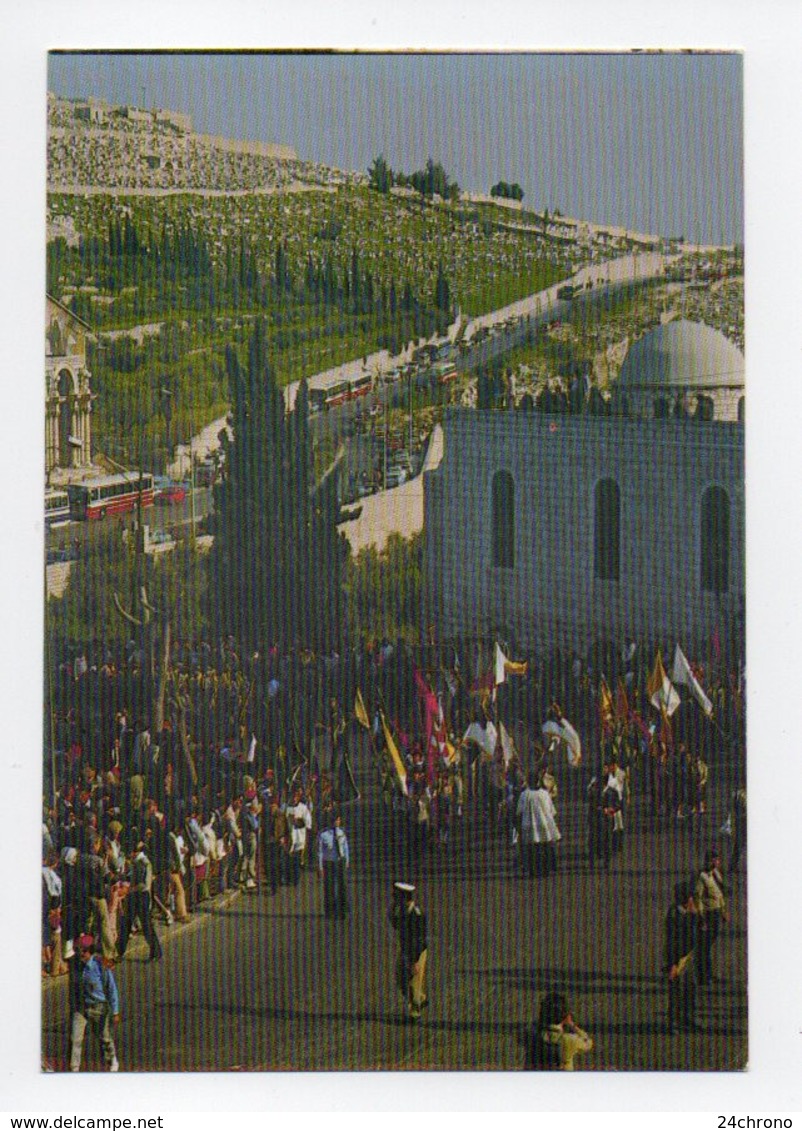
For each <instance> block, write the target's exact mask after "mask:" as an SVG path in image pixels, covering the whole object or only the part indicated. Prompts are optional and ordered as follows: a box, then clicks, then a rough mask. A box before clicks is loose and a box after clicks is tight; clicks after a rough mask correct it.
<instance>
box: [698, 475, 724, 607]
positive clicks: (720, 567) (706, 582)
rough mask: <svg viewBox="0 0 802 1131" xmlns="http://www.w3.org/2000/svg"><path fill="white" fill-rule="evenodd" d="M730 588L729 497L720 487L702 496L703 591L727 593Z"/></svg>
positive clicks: (709, 490)
mask: <svg viewBox="0 0 802 1131" xmlns="http://www.w3.org/2000/svg"><path fill="white" fill-rule="evenodd" d="M729 587H730V497H729V495H728V494H727V492H726V491H725V490H724V488H723V487H708V488H707V490H706V491H705V493H704V495H702V589H703V591H704V592H705V593H726V592H727V591H728V590H729Z"/></svg>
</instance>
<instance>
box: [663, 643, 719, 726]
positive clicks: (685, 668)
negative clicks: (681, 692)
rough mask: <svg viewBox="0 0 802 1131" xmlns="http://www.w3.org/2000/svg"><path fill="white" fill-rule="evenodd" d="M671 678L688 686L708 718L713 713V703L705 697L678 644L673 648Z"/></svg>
mask: <svg viewBox="0 0 802 1131" xmlns="http://www.w3.org/2000/svg"><path fill="white" fill-rule="evenodd" d="M671 678H672V680H673V681H674V683H683V684H685V686H686V687H688V688H690V692H691V695H692V696H693V697H694V699H695V700H696V702H697V703H698V704H699V706H700V707H701V708H702V710H703V711H704V713H705V714H706V715H707V717H708V718H710V716H711V715H712V714H713V704H712V703H711V702H710V700H709V699H708V698H707V696H706V695H705V693H704V691H703V690H702V686H701V684H700V683H699V680H698V679H697V678H696V676H695V675H694V674H693V672H692V671H691V665H690V664H689V663H688V661H687V659H686V658H685V653H684V652H683V651H682V649H681V648H680V646H679V644H678V645H677V647H676V649H675V650H674V667H673V668H672V670H671Z"/></svg>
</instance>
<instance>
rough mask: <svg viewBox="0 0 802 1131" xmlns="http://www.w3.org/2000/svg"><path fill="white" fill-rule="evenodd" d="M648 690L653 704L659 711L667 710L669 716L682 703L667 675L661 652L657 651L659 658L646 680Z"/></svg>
mask: <svg viewBox="0 0 802 1131" xmlns="http://www.w3.org/2000/svg"><path fill="white" fill-rule="evenodd" d="M646 691H647V693H648V696H649V702H650V703H651V704H652V706H654V707H656V708H657V710H658V711H663V712H665V714H666V715H667V716H668V717H669V718H670V717H671V715H673V714H674V712H675V711H676V709H677V707H679V705H680V697H679V695H678V694H677V692H676V689H675V688H674V686H673V684H672V683H671V680H670V679H669V678H668V676H667V675H666V670H665V668H664V667H663V657H662V655H661V654H660V652H658V653H657V658H656V660H655V661H654V671H653V672H652V674H651V675H650V676H649V678H648V680H647V681H646Z"/></svg>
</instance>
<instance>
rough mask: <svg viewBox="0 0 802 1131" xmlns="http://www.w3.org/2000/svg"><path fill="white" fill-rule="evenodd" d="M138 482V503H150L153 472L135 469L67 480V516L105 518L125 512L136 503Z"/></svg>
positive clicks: (151, 504) (151, 502)
mask: <svg viewBox="0 0 802 1131" xmlns="http://www.w3.org/2000/svg"><path fill="white" fill-rule="evenodd" d="M140 483H141V491H142V506H143V507H152V506H153V476H152V475H147V474H146V475H142V476H141V478H140V476H139V475H138V474H136V472H132V473H131V475H101V476H99V477H98V478H97V479H86V480H84V482H83V483H71V484H70V485H69V486H68V487H67V494H68V495H69V498H70V518H71V519H73V520H77V521H79V522H80V521H83V520H84V519H98V518H105V517H106V515H107V514H125V512H126V511H132V510H134V509H135V508H136V506H137V504H138V503H139V492H140Z"/></svg>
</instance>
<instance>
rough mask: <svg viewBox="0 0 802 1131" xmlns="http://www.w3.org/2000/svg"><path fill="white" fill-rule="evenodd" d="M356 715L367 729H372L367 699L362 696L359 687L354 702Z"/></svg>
mask: <svg viewBox="0 0 802 1131" xmlns="http://www.w3.org/2000/svg"><path fill="white" fill-rule="evenodd" d="M354 716H355V717H356V721H357V722H358V723H359V724H360V726H363V727H364V728H365V730H370V719H369V718H368V712H367V708H366V707H365V700H364V699H363V698H362V692H361V691H360V690H359V688H357V689H356V702H355V703H354Z"/></svg>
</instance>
